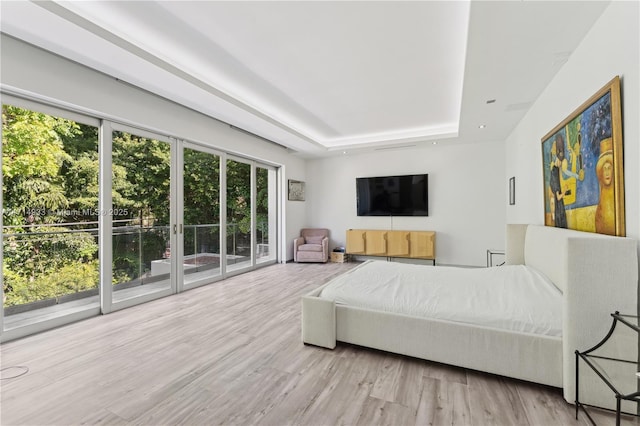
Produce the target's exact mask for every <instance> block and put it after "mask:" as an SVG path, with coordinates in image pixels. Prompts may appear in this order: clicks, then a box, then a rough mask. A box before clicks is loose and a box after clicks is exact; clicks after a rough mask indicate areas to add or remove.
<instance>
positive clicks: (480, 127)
mask: <svg viewBox="0 0 640 426" xmlns="http://www.w3.org/2000/svg"><path fill="white" fill-rule="evenodd" d="M485 127H487V125H486V124H481V125H479V126H478V129H484V128H485Z"/></svg>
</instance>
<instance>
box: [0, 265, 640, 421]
mask: <svg viewBox="0 0 640 426" xmlns="http://www.w3.org/2000/svg"><path fill="white" fill-rule="evenodd" d="M352 266H353V264H336V263H328V264H286V265H274V266H270V267H266V268H262V269H260V270H258V271H255V272H252V273H249V274H244V275H241V276H236V277H233V278H230V279H228V280H225V281H221V282H218V283H215V284H212V285H209V286H206V287H201V288H198V289H195V290H191V291H188V292H185V293H182V294H179V295H175V296H171V297H167V298H165V299H161V300H158V301H155V302H150V303H146V304H144V305H139V306H136V307H133V308H129V309H126V310H123V311H119V312H115V313H112V314H109V315H105V316H100V317H96V318H92V319H90V320H86V321H83V322H79V323H76V324H72V325H69V326H66V327H62V328H59V329H56V330H52V331H49V332H46V333H42V334H38V335H34V336H30V337H27V338H24V339H21V340H16V341H13V342H9V343H6V344H3V345H2V349H1V355H2V367H3V368H7V367H12V366H26V367H28V368H29V372H28V373H27V374H26V375H23V376H21V377H18V378H14V379H9V380H7V379H4V380H2V382H1V385H2V388H1V402H2V405H1V409H2V412H1V417H0V423H1V424H2V425H14V424H21V425H22V424H25V425H26V424H28V425H50V424H56V425H75V424H117V425H129V424H132V425H134V424H135V425H174V424H185V425H197V424H207V425H209V424H231V425H251V424H260V425H288V424H302V425H334V424H361V425H378V424H380V425H382V424H389V425H414V424H417V425H445V424H448V425H485V424H487V425H488V424H504V425H586V424H588V423H587V421H586V417H585V416H584V415H583V414H580V417H579V420H575V419H574V408H573V406H571V405H569V404H567V403H566V402H565V401H564V400H563V399H562V396H561V393H560V390H559V389H555V388H549V387H544V386H539V385H535V384H531V383H525V382H521V381H516V380H510V379H506V378H502V377H497V376H492V375H488V374H483V373H478V372H474V371H468V370H464V369H461V368H456V367H450V366H445V365H442V364H436V363H431V362H428V361H423V360H418V359H413V358H408V357H403V356H399V355H394V354H389V353H385V352H380V351H375V350H370V349H366V348H360V347H355V346H351V345H345V344H339V345H338V347H337V348H336V349H335V350H333V351H330V350H325V349H321V348H317V347H312V346H304V345H303V344H302V342H301V339H300V296H301V295H303V294H305V293H306V292H308V291H310V290H311V289H313V288H315V287H317V286H319V285H320V284H322V283H323V282H325V281H326V280H327V279H329V278H330V277H331V276H333V275H335V274H338V273H340V272H343V271H345V270H347V269H348V268H350V267H352ZM452 338H455V336H452ZM10 371H11V370H5V372H3V375H4V376H6V375H7V374H8V373H9V372H10ZM597 419H598V423H599V424H613V421H612V419H613V417H612V416H611V415H609V414H606V415H605V414H599V415H598V417H597ZM601 422H602V423H601ZM634 424H635V423H634Z"/></svg>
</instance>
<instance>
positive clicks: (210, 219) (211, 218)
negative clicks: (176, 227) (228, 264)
mask: <svg viewBox="0 0 640 426" xmlns="http://www.w3.org/2000/svg"><path fill="white" fill-rule="evenodd" d="M183 162H184V167H183V194H184V195H183V203H184V204H183V218H184V220H183V223H184V230H183V235H182V238H183V242H184V246H183V247H184V249H183V259H182V270H183V277H184V285H185V286H188V285H193V284H194V283H196V282H198V281H201V280H209V279H211V278H212V277H217V276H220V275H221V271H222V269H221V262H220V260H221V259H220V254H221V253H220V157H219V156H218V155H215V154H212V153H209V152H204V151H200V150H197V149H190V148H184V151H183Z"/></svg>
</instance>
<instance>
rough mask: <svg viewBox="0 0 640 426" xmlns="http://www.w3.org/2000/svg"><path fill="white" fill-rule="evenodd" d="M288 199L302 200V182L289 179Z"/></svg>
mask: <svg viewBox="0 0 640 426" xmlns="http://www.w3.org/2000/svg"><path fill="white" fill-rule="evenodd" d="M288 186H289V190H288V199H289V201H304V189H305V188H304V187H305V185H304V182H303V181H300V180H293V179H289V185H288Z"/></svg>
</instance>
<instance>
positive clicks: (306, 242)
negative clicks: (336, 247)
mask: <svg viewBox="0 0 640 426" xmlns="http://www.w3.org/2000/svg"><path fill="white" fill-rule="evenodd" d="M328 259H329V230H328V229H318V228H303V229H302V230H301V231H300V236H299V237H298V238H296V239H295V240H293V261H294V262H323V263H324V262H326V261H327V260H328Z"/></svg>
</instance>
